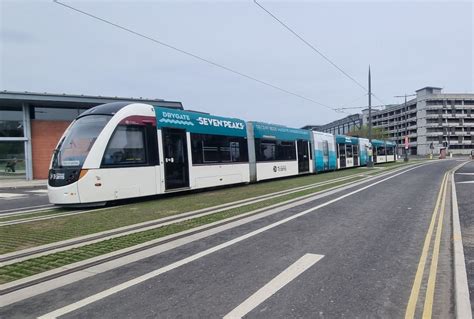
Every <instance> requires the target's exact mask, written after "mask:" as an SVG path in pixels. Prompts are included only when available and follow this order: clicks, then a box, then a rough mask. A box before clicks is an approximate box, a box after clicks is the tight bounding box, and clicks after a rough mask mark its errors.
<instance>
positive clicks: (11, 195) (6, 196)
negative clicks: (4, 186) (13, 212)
mask: <svg viewBox="0 0 474 319" xmlns="http://www.w3.org/2000/svg"><path fill="white" fill-rule="evenodd" d="M21 196H26V195H25V194H17V193H0V198H3V199H10V198H17V197H21Z"/></svg>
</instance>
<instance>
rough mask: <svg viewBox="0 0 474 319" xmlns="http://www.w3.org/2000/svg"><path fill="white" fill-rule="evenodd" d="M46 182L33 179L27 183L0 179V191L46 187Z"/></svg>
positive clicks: (25, 181) (19, 180)
mask: <svg viewBox="0 0 474 319" xmlns="http://www.w3.org/2000/svg"><path fill="white" fill-rule="evenodd" d="M47 185H48V180H46V179H35V180H32V181H27V180H24V179H0V189H2V188H3V189H5V188H30V187H46V186H47Z"/></svg>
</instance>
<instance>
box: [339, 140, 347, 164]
mask: <svg viewBox="0 0 474 319" xmlns="http://www.w3.org/2000/svg"><path fill="white" fill-rule="evenodd" d="M337 149H338V150H339V167H340V168H344V167H346V145H344V144H337Z"/></svg>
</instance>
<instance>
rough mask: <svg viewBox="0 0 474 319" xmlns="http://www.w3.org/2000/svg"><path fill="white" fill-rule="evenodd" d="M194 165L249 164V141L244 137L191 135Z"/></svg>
mask: <svg viewBox="0 0 474 319" xmlns="http://www.w3.org/2000/svg"><path fill="white" fill-rule="evenodd" d="M191 151H192V158H193V164H215V163H238V162H248V150H247V140H246V139H245V138H243V137H234V136H223V135H210V134H191Z"/></svg>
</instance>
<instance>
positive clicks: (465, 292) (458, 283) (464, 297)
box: [451, 162, 472, 319]
mask: <svg viewBox="0 0 474 319" xmlns="http://www.w3.org/2000/svg"><path fill="white" fill-rule="evenodd" d="M466 163H467V162H466ZM459 168H460V167H458V169H459ZM456 171H457V169H456V170H455V171H453V172H452V173H451V199H452V200H451V202H452V205H451V208H452V216H453V250H454V307H455V313H456V318H466V319H470V318H471V319H472V312H471V301H470V298H469V286H468V281H467V272H466V264H465V261H464V249H463V245H462V234H461V223H460V222H459V208H458V199H457V195H456V183H455V180H454V173H455V172H456Z"/></svg>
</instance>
